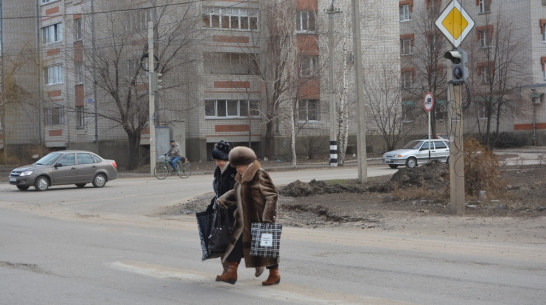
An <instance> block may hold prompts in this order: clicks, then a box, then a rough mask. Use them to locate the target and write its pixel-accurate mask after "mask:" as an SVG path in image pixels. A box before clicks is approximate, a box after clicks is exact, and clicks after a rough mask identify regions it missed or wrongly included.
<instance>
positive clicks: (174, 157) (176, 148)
mask: <svg viewBox="0 0 546 305" xmlns="http://www.w3.org/2000/svg"><path fill="white" fill-rule="evenodd" d="M165 155H166V156H169V157H171V158H170V159H169V163H170V164H171V166H172V168H173V173H176V164H177V163H178V161H179V160H182V162H184V163H185V162H186V158H184V157H183V156H182V151H181V150H180V145H179V144H178V143H176V141H175V140H173V139H171V148H169V151H168V152H167V153H166V154H165Z"/></svg>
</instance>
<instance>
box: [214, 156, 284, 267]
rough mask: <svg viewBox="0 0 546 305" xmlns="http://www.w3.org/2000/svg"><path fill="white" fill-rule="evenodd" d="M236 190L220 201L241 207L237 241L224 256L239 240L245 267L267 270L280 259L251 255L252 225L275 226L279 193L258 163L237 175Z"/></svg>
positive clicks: (227, 253)
mask: <svg viewBox="0 0 546 305" xmlns="http://www.w3.org/2000/svg"><path fill="white" fill-rule="evenodd" d="M235 180H236V181H237V183H236V184H235V188H234V189H233V190H231V191H229V192H227V193H225V194H224V195H222V196H221V197H220V198H218V200H219V201H221V202H222V203H223V205H225V206H233V205H235V206H237V209H236V210H235V214H234V217H235V224H234V227H233V239H232V240H230V244H229V245H228V248H227V250H226V253H225V254H224V256H223V257H222V260H225V258H226V257H227V256H228V255H229V253H231V250H232V249H233V247H234V246H235V243H236V242H237V239H239V238H242V242H243V252H244V257H245V265H246V267H247V268H252V267H267V266H272V265H275V264H278V263H279V258H278V257H277V258H271V257H259V256H250V241H251V234H250V226H251V224H252V223H253V222H268V223H275V222H276V221H277V200H278V198H279V194H278V192H277V189H276V188H275V185H274V184H273V181H272V180H271V177H270V176H269V174H268V173H267V172H266V171H265V170H263V169H262V166H261V164H260V162H258V161H254V162H253V163H252V164H251V165H250V166H249V167H248V169H247V170H246V172H245V173H244V174H243V175H242V176H241V175H239V174H237V175H236V176H235Z"/></svg>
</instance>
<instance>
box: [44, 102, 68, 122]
mask: <svg viewBox="0 0 546 305" xmlns="http://www.w3.org/2000/svg"><path fill="white" fill-rule="evenodd" d="M44 118H45V124H46V125H48V126H51V125H62V124H64V107H63V106H57V107H48V108H45V109H44Z"/></svg>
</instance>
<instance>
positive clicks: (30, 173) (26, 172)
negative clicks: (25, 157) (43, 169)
mask: <svg viewBox="0 0 546 305" xmlns="http://www.w3.org/2000/svg"><path fill="white" fill-rule="evenodd" d="M30 175H32V171H24V172H22V173H21V175H20V176H21V177H23V176H30Z"/></svg>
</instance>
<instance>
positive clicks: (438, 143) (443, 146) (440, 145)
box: [434, 141, 447, 149]
mask: <svg viewBox="0 0 546 305" xmlns="http://www.w3.org/2000/svg"><path fill="white" fill-rule="evenodd" d="M434 148H436V149H447V145H446V143H445V142H444V141H434Z"/></svg>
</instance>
